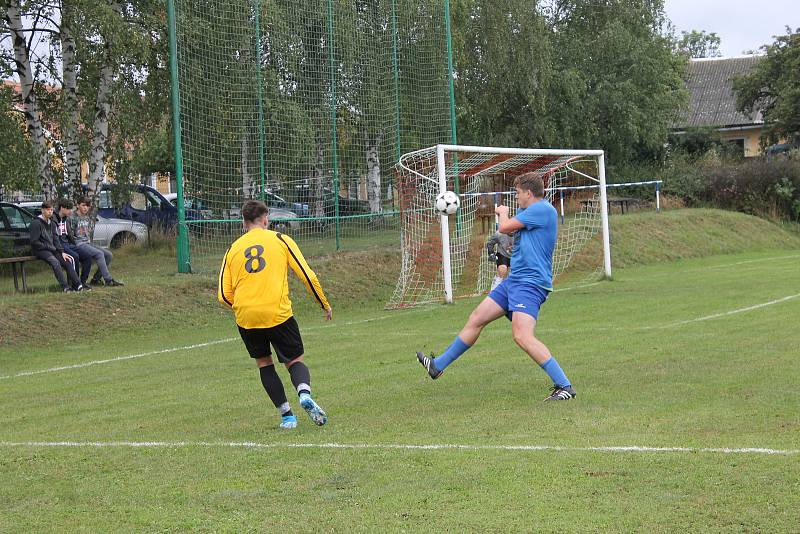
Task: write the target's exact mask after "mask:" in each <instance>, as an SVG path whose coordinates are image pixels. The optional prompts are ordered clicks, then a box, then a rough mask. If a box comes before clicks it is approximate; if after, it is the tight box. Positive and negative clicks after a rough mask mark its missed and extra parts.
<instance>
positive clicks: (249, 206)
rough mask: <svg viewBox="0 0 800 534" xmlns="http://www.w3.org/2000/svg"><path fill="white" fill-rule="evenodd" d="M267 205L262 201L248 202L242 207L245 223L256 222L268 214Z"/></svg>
mask: <svg viewBox="0 0 800 534" xmlns="http://www.w3.org/2000/svg"><path fill="white" fill-rule="evenodd" d="M267 211H268V210H267V205H266V204H264V203H263V202H262V201H260V200H248V201H247V202H245V203H244V206H242V219H244V221H245V222H249V223H251V222H255V220H256V219H259V218H261V216H262V215H264V214H265V213H267Z"/></svg>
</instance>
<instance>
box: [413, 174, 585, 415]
mask: <svg viewBox="0 0 800 534" xmlns="http://www.w3.org/2000/svg"><path fill="white" fill-rule="evenodd" d="M514 187H515V189H516V190H517V203H518V204H519V210H517V213H516V215H515V216H514V217H513V218H509V217H508V206H497V207H496V208H495V213H497V215H498V217H499V226H498V230H500V231H501V232H503V233H504V234H511V233H514V232H516V243H515V244H514V251H513V254H512V256H511V273H510V274H509V275H508V278H506V279H505V280H504V281H503V282H501V283H500V285H498V286H497V287H496V288H495V289H494V290H493V291H492V292H491V293H489V296H488V297H486V298H485V299H483V302H481V303H480V304H478V306H477V307H476V308H475V309H474V310H473V311H472V313H471V314H470V316H469V319H468V320H467V324H466V325H464V328H462V329H461V332H459V334H458V335H457V336H456V338H455V339H454V340H453V342H452V343H451V344H450V346H449V347H447V349H446V350H445V351H444V352H443V353H442V354H440V355H439V356H438V357H436V358H433V357H428V356H425V355H424V354H422V353H421V352H417V360H418V361H419V363H421V364H422V366H423V367H425V370H426V371H427V372H428V376H430V377H431V378H433V379H436V378H439V377H440V376H441V375H442V373H443V372H444V370H445V369H446V368H447V366H448V365H450V364H451V363H453V362H454V361H455V360H456V359H457V358H458V357H460V356H461V355H462V354H464V352H466V351H467V350H468V349H469V348H470V347H472V345H474V344H475V342H476V341H478V336H480V334H481V331H482V330H483V328H484V327H485V326H486V325H488V324H489V323H491V322H492V321H494V320H495V319H499V318H500V317H502V316H504V315H505V316H507V317H508V316H510V318H511V332H512V334H513V336H514V341H516V342H517V345H519V347H520V348H521V349H522V350H524V351H525V352H526V353H527V354H528V356H530V357H531V359H532V360H533V361H535V362H536V363H537V364H539V366H540V367H541V368H542V370H543V371H544V372H546V373H547V375H548V376H549V377H550V378H551V380H552V381H553V389H552V391H551V393H550V395H548V396H547V397H546V398H545V399H544V400H546V401H554V400H569V399H571V398H573V397H575V395H576V393H575V389H574V388H573V387H572V385H571V384H570V381H569V379H568V378H567V376H566V375H565V374H564V371H563V370H561V366H559V364H558V362H557V361H556V359H555V358H553V356H552V354H550V349H548V348H547V347H546V346H545V344H544V343H542V342H541V341H539V340H538V339H536V336H534V329H535V328H536V321H537V320H538V318H539V308H540V307H541V306H542V304H544V301H545V300H547V297H548V295H549V294H550V292H551V291H553V250H554V249H555V245H556V237H557V233H558V214H557V212H556V209H555V208H554V207H553V206H552V205H551V204H550V203H549V202H548V201H547V199H545V198H544V181H543V180H542V176H541V174H538V173H535V172H528V173H525V174H522V175H520V176H517V178H516V180H515V181H514Z"/></svg>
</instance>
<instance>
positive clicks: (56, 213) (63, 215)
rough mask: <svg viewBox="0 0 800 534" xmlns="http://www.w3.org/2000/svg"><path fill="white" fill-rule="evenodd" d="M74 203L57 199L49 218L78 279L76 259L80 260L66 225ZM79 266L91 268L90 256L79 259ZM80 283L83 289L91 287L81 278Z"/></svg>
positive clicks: (73, 239)
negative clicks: (51, 215)
mask: <svg viewBox="0 0 800 534" xmlns="http://www.w3.org/2000/svg"><path fill="white" fill-rule="evenodd" d="M74 206H75V205H74V204H73V203H72V201H71V200H67V199H66V198H60V199H58V202H56V205H55V209H54V210H53V217H52V218H51V220H52V221H53V223H54V224H55V225H56V235H57V236H58V238H59V239H60V240H61V246H62V248H63V249H64V252H66V253H67V255H68V256H69V258H68V259H67V261H70V260H71V261H72V267H73V268H74V269H75V272H76V273H78V279H80V270H79V269H78V261H81V257H80V254H79V253H78V250H77V249H76V248H75V238H74V237H73V236H72V232H71V231H70V229H69V227H68V226H67V219H68V218H69V216H70V215H72V209H73V207H74ZM81 266H82V268H83V269H86V270H88V269H91V268H92V260H91V259H90V258H86V259H84V260H82V261H81ZM81 285H83V287H84V289H91V287H87V286H86V285H85V284H84V283H83V280H81Z"/></svg>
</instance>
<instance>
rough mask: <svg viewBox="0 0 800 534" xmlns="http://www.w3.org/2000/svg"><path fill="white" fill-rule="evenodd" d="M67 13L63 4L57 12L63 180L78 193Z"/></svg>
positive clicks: (75, 88)
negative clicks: (59, 49)
mask: <svg viewBox="0 0 800 534" xmlns="http://www.w3.org/2000/svg"><path fill="white" fill-rule="evenodd" d="M73 20H74V19H73V18H72V12H71V9H70V8H69V7H68V6H67V3H66V2H64V7H63V8H62V11H61V64H62V76H63V90H62V95H61V98H62V102H63V109H64V114H65V116H66V117H65V121H66V122H65V124H64V128H63V132H64V140H63V142H64V147H65V149H64V179H65V181H66V182H67V183H69V184H71V187H72V188H73V191H74V193H77V194H78V195H81V194H82V191H81V185H82V183H81V161H80V149H79V148H78V122H79V121H80V116H79V113H78V92H77V91H78V76H77V72H76V70H75V39H74V37H73V35H72V29H71V28H70V24H72V22H73Z"/></svg>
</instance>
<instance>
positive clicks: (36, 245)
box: [30, 202, 84, 291]
mask: <svg viewBox="0 0 800 534" xmlns="http://www.w3.org/2000/svg"><path fill="white" fill-rule="evenodd" d="M52 217H53V205H52V204H50V203H49V202H42V213H41V215H39V216H38V217H36V218H35V219H33V221H32V222H31V228H30V231H31V250H32V251H33V255H34V256H36V257H37V258H39V259H40V260H42V261H43V262H45V263H47V264H48V265H50V267H51V268H52V269H53V274H55V276H56V280H58V283H59V284H60V285H61V288H62V289H63V290H64V291H83V290H84V288H83V285H81V281H80V278H78V273H76V272H75V267H73V263H74V260H73V261H72V262H71V261H70V260H71V259H72V258H71V257H70V256H69V255H68V254H67V253H66V252H64V247H63V246H62V245H61V239H60V238H59V236H58V229H57V228H56V226H57V225H56V224H55V223H54V222H53V221H51V220H50V219H51V218H52ZM62 269H64V271H67V277H68V278H69V282H68V281H67V278H66V277H64V272H63V271H62Z"/></svg>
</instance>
